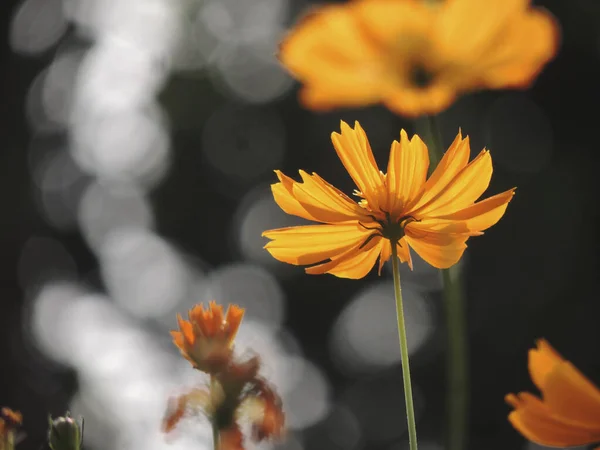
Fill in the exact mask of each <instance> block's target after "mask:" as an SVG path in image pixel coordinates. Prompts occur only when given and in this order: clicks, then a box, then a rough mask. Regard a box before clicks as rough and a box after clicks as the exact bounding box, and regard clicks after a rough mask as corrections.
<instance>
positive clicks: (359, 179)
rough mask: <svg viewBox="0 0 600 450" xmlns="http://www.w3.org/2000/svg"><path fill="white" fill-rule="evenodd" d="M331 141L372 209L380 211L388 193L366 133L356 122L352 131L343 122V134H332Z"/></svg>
mask: <svg viewBox="0 0 600 450" xmlns="http://www.w3.org/2000/svg"><path fill="white" fill-rule="evenodd" d="M331 140H332V142H333V146H334V147H335V151H336V153H337V154H338V156H339V158H340V160H341V161H342V164H344V167H345V168H346V170H347V171H348V174H349V175H350V176H351V177H352V179H353V180H354V183H356V186H357V187H358V190H359V191H361V192H362V193H363V195H364V198H365V199H366V200H367V201H368V202H369V206H370V207H371V208H372V209H378V208H379V205H380V204H382V203H384V202H385V201H386V200H387V191H386V188H385V184H384V179H383V175H382V174H381V172H380V171H379V168H378V167H377V163H376V162H375V158H374V156H373V151H372V150H371V145H370V144H369V140H368V139H367V135H366V134H365V131H364V130H363V129H362V127H361V126H360V124H359V123H358V122H354V129H352V128H350V126H349V125H348V124H347V123H346V122H344V121H342V122H341V134H339V133H332V134H331Z"/></svg>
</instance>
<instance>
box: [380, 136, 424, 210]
mask: <svg viewBox="0 0 600 450" xmlns="http://www.w3.org/2000/svg"><path fill="white" fill-rule="evenodd" d="M428 168H429V153H428V150H427V146H426V145H425V143H424V142H423V141H422V140H421V138H420V137H419V136H417V135H414V136H413V138H412V140H409V139H408V136H407V134H406V131H404V130H402V131H400V142H398V141H394V142H393V143H392V149H391V151H390V159H389V162H388V169H387V176H386V184H387V187H388V196H389V197H388V205H387V209H388V210H389V211H395V210H398V209H400V208H402V207H403V206H404V205H405V204H407V203H409V202H410V201H412V200H413V199H414V198H416V196H417V194H419V193H420V192H421V190H422V189H423V186H424V185H425V180H426V178H427V169H428Z"/></svg>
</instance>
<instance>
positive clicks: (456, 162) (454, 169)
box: [406, 130, 471, 211]
mask: <svg viewBox="0 0 600 450" xmlns="http://www.w3.org/2000/svg"><path fill="white" fill-rule="evenodd" d="M470 153H471V148H470V146H469V137H468V136H467V137H466V138H465V139H463V138H462V134H461V132H460V130H459V131H458V134H457V135H456V138H455V139H454V142H452V144H451V145H450V147H449V148H448V151H446V153H444V156H443V157H442V159H441V161H440V162H439V164H438V165H437V167H436V168H435V170H434V171H433V173H432V174H431V176H430V177H429V179H428V180H427V182H426V183H425V186H424V187H423V193H422V194H421V195H420V196H418V197H417V198H415V200H413V201H412V202H411V203H410V204H409V205H407V206H406V208H407V210H410V211H415V210H417V209H419V208H421V207H422V206H423V205H425V204H427V203H429V202H430V201H431V200H432V199H433V198H434V197H437V196H438V195H439V194H440V192H442V191H443V190H444V189H445V188H446V186H447V185H448V183H450V182H451V181H452V180H453V179H454V178H455V177H456V176H457V175H458V174H459V173H460V171H461V170H463V169H464V168H465V167H466V165H467V163H468V162H469V156H470Z"/></svg>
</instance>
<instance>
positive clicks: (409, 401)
mask: <svg viewBox="0 0 600 450" xmlns="http://www.w3.org/2000/svg"><path fill="white" fill-rule="evenodd" d="M391 245H392V268H393V271H394V295H395V297H396V315H397V317H398V336H399V337H400V357H401V359H402V380H403V381H404V400H405V401H406V420H407V422H408V444H409V448H410V450H417V424H416V422H415V407H414V404H413V394H412V385H411V382H410V367H409V363H408V342H407V340H406V325H405V323H404V309H403V307H402V289H401V287H400V266H399V264H398V249H397V248H396V246H397V245H398V243H397V242H391Z"/></svg>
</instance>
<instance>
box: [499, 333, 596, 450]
mask: <svg viewBox="0 0 600 450" xmlns="http://www.w3.org/2000/svg"><path fill="white" fill-rule="evenodd" d="M529 372H530V374H531V379H532V380H533V382H534V384H535V385H536V386H537V387H538V389H539V390H540V391H541V392H542V396H543V399H540V398H538V397H536V396H535V395H533V394H530V393H528V392H521V393H519V394H518V395H514V394H509V395H507V396H506V401H507V402H508V403H509V404H510V405H512V406H513V407H514V408H515V410H514V411H512V412H511V413H510V415H509V416H508V420H510V422H511V423H512V425H513V426H514V427H515V428H516V429H517V430H518V431H519V432H520V433H521V434H522V435H523V436H525V437H526V438H527V439H529V440H530V441H533V442H537V443H539V444H542V445H546V446H550V447H575V446H580V445H588V444H594V443H598V442H600V390H599V389H598V388H597V387H596V386H594V385H593V384H592V383H591V382H590V381H589V380H588V379H587V378H586V377H585V376H583V374H582V373H581V372H580V371H579V370H577V368H576V367H575V366H573V364H571V363H570V362H569V361H565V360H564V359H563V358H562V357H561V356H560V355H559V354H558V353H557V352H556V350H554V349H553V348H552V347H551V346H550V344H548V342H547V341H545V340H543V339H542V340H540V341H538V343H537V349H533V350H530V351H529ZM598 449H600V447H597V448H596V450H598Z"/></svg>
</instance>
